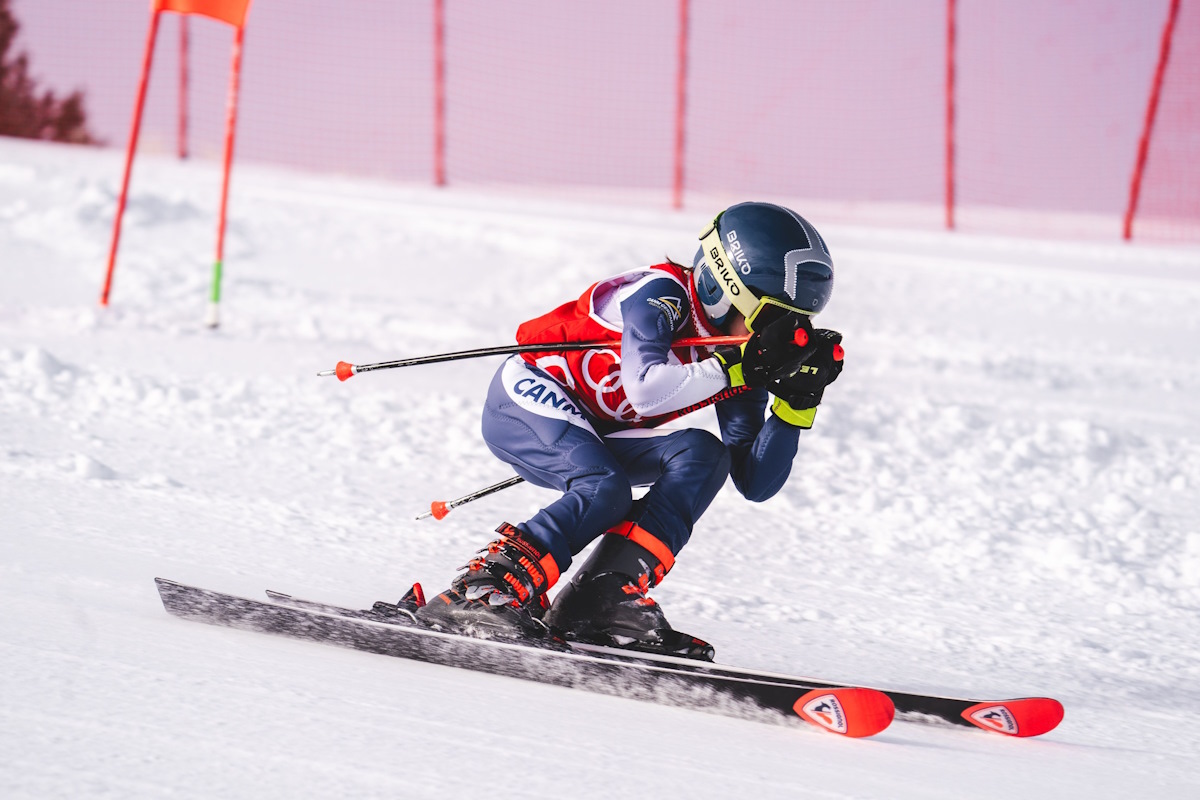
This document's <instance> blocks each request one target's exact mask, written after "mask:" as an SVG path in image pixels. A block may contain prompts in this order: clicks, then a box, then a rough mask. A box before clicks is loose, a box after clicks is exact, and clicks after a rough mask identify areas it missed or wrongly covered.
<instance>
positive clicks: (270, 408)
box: [0, 139, 1200, 800]
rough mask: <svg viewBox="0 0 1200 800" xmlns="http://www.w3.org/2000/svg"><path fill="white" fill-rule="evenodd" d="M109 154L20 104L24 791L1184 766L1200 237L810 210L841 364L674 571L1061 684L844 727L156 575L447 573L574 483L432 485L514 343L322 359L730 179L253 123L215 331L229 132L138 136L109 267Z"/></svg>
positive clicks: (955, 691)
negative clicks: (605, 680)
mask: <svg viewBox="0 0 1200 800" xmlns="http://www.w3.org/2000/svg"><path fill="white" fill-rule="evenodd" d="M121 157H122V155H121V154H120V153H119V152H117V151H114V150H90V149H82V148H64V147H59V146H51V145H42V144H31V143H25V142H18V141H14V140H10V139H0V509H2V510H0V530H2V531H3V535H2V536H0V608H2V609H3V611H2V612H0V674H2V675H3V678H2V679H0V752H3V754H4V756H3V758H0V795H3V796H4V797H6V798H44V797H121V798H130V797H145V798H163V797H226V798H241V797H245V798H260V797H293V798H298V797H335V796H337V797H421V798H424V797H428V798H444V797H447V796H454V795H456V794H459V793H466V795H467V796H488V797H491V796H501V795H503V796H521V797H535V796H554V797H583V798H601V797H612V796H628V795H630V794H637V795H638V796H647V797H655V796H658V797H675V796H688V797H712V798H724V797H746V796H754V797H759V798H784V797H819V798H828V799H830V800H839V799H841V798H862V797H878V798H961V797H975V798H1012V797H1022V798H1026V799H1027V800H1033V799H1035V798H1062V797H1090V798H1098V797H1113V798H1117V797H1121V798H1124V797H1155V798H1191V797H1196V796H1200V775H1198V772H1197V769H1196V767H1197V764H1198V763H1200V726H1198V725H1197V714H1198V712H1200V624H1198V623H1197V614H1198V612H1200V526H1198V525H1197V522H1198V520H1200V502H1198V499H1197V498H1198V497H1200V416H1198V414H1197V409H1198V408H1200V406H1198V405H1197V400H1196V398H1197V397H1198V396H1200V358H1198V355H1200V331H1198V330H1197V329H1198V327H1200V315H1198V314H1197V313H1196V309H1197V308H1200V252H1198V251H1196V250H1170V249H1152V248H1146V247H1141V246H1138V245H1132V246H1131V245H1126V244H1117V243H1114V244H1111V245H1108V244H1096V243H1090V244H1084V243H1069V242H1037V241H1033V240H1014V239H987V238H977V237H974V238H973V237H969V236H963V235H952V234H943V233H935V232H911V231H909V232H904V231H898V230H886V229H850V228H838V227H835V226H822V230H823V231H824V232H825V234H826V238H827V239H828V240H829V243H830V246H831V249H832V251H833V254H834V257H835V260H836V263H837V269H838V279H837V288H836V292H835V295H834V299H833V301H832V304H831V305H830V308H829V310H828V311H827V312H826V313H825V314H823V315H822V317H821V324H823V325H825V326H827V327H832V328H836V329H838V330H841V331H842V332H843V333H844V334H845V345H846V352H847V360H846V365H847V366H846V370H845V373H844V374H843V376H842V378H841V379H840V380H839V381H838V382H837V383H836V384H835V385H834V386H833V387H831V388H830V390H829V391H828V392H827V393H826V400H825V404H824V405H823V406H822V407H821V410H820V413H819V414H818V417H817V422H816V426H815V427H814V428H813V429H812V430H811V431H809V432H807V433H804V434H803V435H802V437H801V454H800V456H799V458H798V460H797V463H796V465H795V468H794V470H793V473H792V477H791V479H790V481H789V483H788V484H787V486H786V488H785V489H784V490H783V492H781V493H780V494H779V495H778V496H777V497H775V498H773V499H771V500H770V501H768V502H766V503H763V504H761V505H754V504H751V503H748V502H746V501H745V500H743V499H742V498H741V497H740V496H739V495H738V494H737V493H736V491H735V490H734V489H733V488H732V486H727V487H726V490H725V491H724V492H723V493H722V495H721V496H720V497H718V499H717V500H716V502H715V503H714V504H713V506H712V508H711V509H710V511H709V512H708V514H707V515H706V516H705V517H704V518H703V519H702V521H701V523H700V524H699V526H698V527H697V529H696V532H695V534H694V536H693V539H692V542H691V544H690V545H689V546H688V547H687V549H686V550H684V551H683V553H682V555H681V556H680V558H679V560H678V563H677V565H676V568H675V570H674V571H673V572H672V574H671V576H670V577H669V578H668V580H667V581H666V582H665V583H664V584H663V586H662V587H660V588H659V589H658V590H657V591H656V597H657V599H658V600H659V601H660V602H661V603H662V604H663V606H664V608H665V609H666V610H667V613H668V616H669V618H670V619H671V621H672V623H673V624H674V625H675V626H676V627H679V628H681V629H683V630H687V631H690V632H695V633H697V634H699V635H701V636H703V637H705V638H706V639H709V640H710V641H712V642H714V643H715V644H716V646H717V653H718V658H719V659H720V660H722V661H724V662H727V663H731V664H736V665H740V666H748V667H760V668H763V669H768V670H772V671H777V672H787V673H794V674H808V675H813V676H817V677H824V678H829V679H835V680H843V681H850V682H857V683H860V684H863V685H873V686H884V687H890V688H897V689H904V690H913V691H928V692H934V693H940V694H952V695H961V696H971V697H979V698H981V699H993V698H1004V697H1014V696H1027V695H1050V696H1054V697H1057V698H1059V699H1060V700H1061V701H1062V702H1063V704H1064V705H1065V707H1066V719H1065V720H1064V722H1063V723H1062V725H1061V726H1060V727H1059V728H1058V729H1057V730H1055V731H1053V732H1052V733H1050V734H1047V735H1046V736H1044V737H1041V738H1038V739H1027V740H1015V739H1006V738H1004V737H1001V736H998V735H991V734H987V733H984V732H982V731H973V730H969V729H965V728H957V727H949V726H938V725H922V724H917V723H914V722H909V721H898V722H897V723H895V724H894V725H893V726H892V727H891V728H890V729H889V730H887V731H885V732H884V733H883V734H881V735H879V736H877V737H874V738H873V739H870V740H862V741H856V740H846V739H842V738H839V737H836V736H832V735H829V734H826V733H822V732H820V731H817V730H815V729H814V728H811V727H808V726H805V725H804V724H803V723H800V722H799V721H797V722H796V723H795V724H794V725H768V724H763V723H761V722H755V721H751V720H742V719H731V718H728V717H724V716H717V715H710V714H704V713H700V712H694V711H684V710H679V709H672V708H668V707H662V706H657V705H651V704H647V703H642V702H637V701H634V700H629V699H623V698H614V697H606V696H600V695H590V694H586V693H583V692H576V691H571V690H566V689H559V688H555V687H548V686H543V685H539V684H533V683H527V682H522V681H517V680H511V679H505V678H499V677H492V676H486V675H480V674H476V673H472V672H467V671H462V670H455V669H451V668H446V667H437V666H430V665H425V664H420V663H410V662H406V661H402V660H398V659H389V658H386V657H381V656H373V655H367V654H363V653H358V652H353V651H346V650H341V649H337V648H331V647H322V646H318V645H315V644H310V643H305V642H297V641H291V640H284V639H277V638H273V637H269V636H265V635H261V634H253V633H246V632H241V631H233V630H229V629H223V628H213V627H208V626H203V625H197V624H194V623H190V622H185V621H181V620H178V619H175V618H173V617H170V616H168V615H167V614H166V613H165V612H164V611H163V610H162V607H161V604H160V603H159V600H158V597H157V595H156V593H155V589H154V584H153V578H154V577H155V576H162V577H167V578H172V579H174V580H178V581H181V582H185V583H193V584H198V585H201V586H205V587H207V588H212V589H216V590H220V591H226V592H231V593H234V594H241V595H244V596H248V597H260V598H261V597H262V591H263V590H264V589H266V588H274V589H279V590H282V591H287V592H291V593H293V594H296V595H300V596H307V597H312V598H317V599H326V600H330V601H333V602H340V603H344V604H349V605H356V606H359V605H366V604H369V603H370V602H371V601H373V600H375V599H395V598H397V597H399V596H400V594H401V593H403V591H404V590H405V589H406V588H407V587H408V585H409V584H410V583H411V582H412V581H414V580H420V581H423V582H424V583H425V584H426V587H427V589H429V590H431V591H436V590H438V589H440V588H442V587H443V585H444V584H445V583H446V582H447V581H448V580H449V579H450V577H451V576H452V575H453V574H454V572H455V571H456V568H457V567H458V566H459V565H460V564H462V563H464V562H465V560H466V559H467V558H469V557H470V555H471V554H472V552H473V551H474V550H475V549H476V548H478V547H479V546H481V545H482V544H484V543H486V541H488V539H489V538H490V534H491V531H492V530H493V529H494V528H495V526H496V525H497V524H498V523H499V522H501V521H503V520H508V521H512V522H519V521H521V520H523V519H525V518H527V517H528V516H530V515H531V514H532V513H533V512H534V511H535V509H536V508H538V507H539V506H540V505H541V504H544V503H546V502H547V501H549V500H550V499H552V497H553V495H552V494H551V493H549V492H547V491H544V490H540V489H537V488H534V487H530V486H528V485H521V486H517V487H515V488H512V489H508V490H506V491H504V492H502V493H500V494H497V495H494V496H492V497H489V498H486V499H483V500H480V501H478V502H476V503H473V504H470V505H467V506H464V507H462V508H460V509H458V510H455V511H454V512H453V513H452V514H451V515H450V516H449V517H447V518H446V519H445V520H444V521H442V522H437V521H433V520H427V521H423V522H415V521H414V520H413V517H414V516H415V515H416V514H418V513H420V512H421V511H423V510H425V509H427V508H428V507H429V503H430V501H431V500H435V499H451V498H454V497H457V496H460V495H463V494H466V493H468V492H470V491H472V490H475V489H477V488H480V487H482V486H486V485H488V484H491V483H494V482H496V481H499V480H502V479H504V478H506V477H508V476H509V475H510V474H511V473H510V472H509V471H508V470H507V468H506V467H505V466H504V465H503V464H501V463H499V462H498V461H496V460H495V459H494V458H493V457H492V456H491V455H490V454H489V453H488V451H487V449H486V447H485V446H484V444H483V442H482V440H481V439H480V436H479V433H478V416H479V411H480V407H481V404H482V398H483V393H484V390H485V387H486V385H487V382H488V380H489V377H490V375H491V373H492V371H493V370H494V369H495V368H496V366H497V359H495V358H492V359H482V360H474V361H458V362H455V363H450V364H442V365H436V366H425V367H416V368H411V369H406V370H396V371H390V372H376V373H371V374H364V375H360V376H358V377H356V378H354V379H353V380H351V381H348V382H346V383H340V382H338V381H337V380H335V379H333V378H318V377H316V373H317V372H318V371H319V370H324V369H331V368H332V367H333V366H334V364H335V363H336V362H337V361H339V360H346V361H351V362H355V363H371V362H376V361H385V360H390V359H394V358H400V357H404V356H411V355H422V354H426V353H434V352H443V351H449V350H460V349H467V348H472V347H480V346H489V345H498V344H504V343H508V342H511V341H512V334H513V331H514V329H515V327H516V325H517V324H518V323H520V322H521V321H523V320H525V319H527V318H529V317H532V316H534V315H536V314H539V313H542V312H544V311H546V310H548V309H549V308H551V307H553V306H555V305H557V304H559V303H561V302H564V301H566V300H568V299H570V298H572V297H574V296H576V295H577V294H578V293H579V292H580V291H581V290H582V289H583V288H584V287H585V286H586V285H588V284H589V283H591V282H592V281H594V280H596V279H598V278H600V277H603V276H605V275H608V274H612V273H616V272H621V271H624V270H626V269H631V268H634V267H637V266H641V265H644V264H647V263H653V262H656V261H660V260H661V259H662V258H663V256H664V255H670V256H672V257H674V258H675V259H676V260H690V258H691V255H692V253H693V252H694V251H695V247H696V238H695V237H696V234H697V232H698V231H699V229H700V227H701V226H702V224H703V223H704V222H705V220H706V218H707V217H709V216H710V215H711V214H712V213H713V212H714V211H715V210H717V209H709V208H704V209H692V210H688V211H686V212H665V211H652V210H644V209H641V210H639V209H638V208H637V207H636V206H627V207H620V206H615V205H611V204H609V205H587V204H584V203H582V202H571V201H560V200H556V201H553V202H551V201H548V200H545V199H538V198H535V197H530V196H525V195H512V194H508V195H506V194H502V193H498V192H488V191H482V190H479V191H467V190H461V189H457V190H451V191H436V190H433V189H429V188H424V187H415V188H414V187H403V186H395V185H388V184H380V183H371V182H365V181H356V182H352V181H349V180H340V179H331V178H324V177H314V176H310V175H302V174H289V173H285V172H276V171H267V170H261V169H255V168H253V167H251V166H248V165H239V166H238V168H237V171H236V174H235V178H234V188H233V195H232V200H231V208H230V216H229V231H228V240H227V243H226V272H225V284H224V298H223V303H222V309H221V313H222V324H221V326H220V328H218V329H216V330H210V329H208V328H206V327H205V326H204V325H203V319H204V312H205V304H206V301H207V298H208V286H209V281H210V275H211V270H212V259H211V254H212V252H213V241H214V238H215V237H214V234H215V212H216V209H217V201H218V197H219V171H218V170H217V169H216V168H215V167H214V166H213V165H212V164H206V163H178V162H175V161H171V160H159V161H156V160H154V159H151V158H146V157H143V158H142V159H140V160H139V162H138V164H137V166H136V169H135V172H134V181H133V192H132V195H131V198H130V204H129V209H128V212H127V216H126V220H125V231H124V236H123V239H122V242H121V251H120V258H119V261H118V265H117V271H116V277H115V283H114V288H113V295H112V305H111V306H110V307H109V308H106V309H102V308H100V307H99V306H98V304H97V298H98V296H99V291H100V286H101V283H102V278H103V272H104V266H105V258H106V255H107V248H108V243H109V237H110V235H111V226H112V219H113V214H114V211H115V206H116V193H117V189H118V187H119V179H120V169H121ZM798 210H800V211H801V213H803V211H804V209H803V208H802V207H801V208H799V209H798ZM814 221H815V222H816V223H817V224H818V225H820V223H821V220H820V219H819V218H818V219H814ZM689 422H691V423H693V424H697V425H705V426H713V425H714V424H715V423H714V417H713V416H712V415H711V411H709V412H702V413H700V414H697V415H694V419H692V418H689Z"/></svg>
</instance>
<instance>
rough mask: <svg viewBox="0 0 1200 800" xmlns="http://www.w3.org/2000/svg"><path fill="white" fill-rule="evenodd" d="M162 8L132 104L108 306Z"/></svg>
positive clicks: (153, 20) (107, 279) (104, 298)
mask: <svg viewBox="0 0 1200 800" xmlns="http://www.w3.org/2000/svg"><path fill="white" fill-rule="evenodd" d="M161 16H162V9H158V8H156V9H155V10H154V13H153V14H152V15H151V17H150V33H149V35H148V36H147V37H146V55H145V56H144V57H143V58H142V77H141V79H140V80H139V81H138V93H137V102H136V103H134V106H133V129H132V130H131V131H130V133H129V146H128V148H126V150H125V174H124V177H122V178H121V194H120V196H119V197H118V198H117V215H116V217H115V218H114V219H113V234H112V245H111V246H110V247H109V249H108V269H107V271H106V272H105V274H104V288H103V289H102V290H101V291H100V305H102V306H107V305H108V295H109V293H110V292H111V291H112V279H113V267H114V266H116V263H117V245H118V243H119V242H120V241H121V219H122V218H123V217H124V216H125V201H126V199H127V198H128V196H129V176H130V174H131V173H132V171H133V155H134V153H135V152H136V151H137V141H138V132H139V131H140V130H141V127H142V111H143V109H145V107H146V87H147V86H148V85H149V83H150V63H151V62H152V61H153V60H154V40H155V39H156V38H157V37H158V20H159V17H161Z"/></svg>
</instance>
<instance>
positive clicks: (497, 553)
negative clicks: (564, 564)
mask: <svg viewBox="0 0 1200 800" xmlns="http://www.w3.org/2000/svg"><path fill="white" fill-rule="evenodd" d="M496 533H499V534H500V538H499V539H497V540H496V541H494V542H491V543H490V544H489V545H488V546H487V547H485V548H484V549H483V550H480V551H479V552H480V553H481V554H484V555H483V557H482V558H475V559H472V561H471V563H469V564H468V565H467V571H468V575H467V579H466V580H467V583H472V582H473V581H472V580H471V577H470V576H471V575H472V574H476V575H478V574H481V573H487V574H490V575H492V576H494V577H495V578H496V579H497V580H499V581H502V582H503V583H504V584H505V585H506V586H507V588H508V589H510V590H511V591H512V592H514V593H515V594H516V597H517V599H518V601H519V602H520V603H522V604H524V603H526V602H528V601H529V600H532V599H535V598H538V597H541V596H544V595H545V594H546V592H547V591H548V590H549V589H550V587H551V586H553V585H554V584H555V583H556V582H557V581H558V577H559V569H558V563H557V562H556V561H555V560H554V557H553V556H552V555H550V554H549V553H544V552H542V549H541V547H540V546H539V545H538V544H537V543H536V542H534V541H532V540H531V539H529V537H528V536H527V535H526V534H525V533H524V531H522V530H521V529H520V528H518V527H516V526H515V525H510V524H509V523H507V522H503V523H501V524H500V527H498V528H497V529H496Z"/></svg>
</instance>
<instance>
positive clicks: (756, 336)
mask: <svg viewBox="0 0 1200 800" xmlns="http://www.w3.org/2000/svg"><path fill="white" fill-rule="evenodd" d="M815 349H816V348H815V343H814V340H813V327H812V323H811V322H809V320H808V317H807V316H806V315H804V314H788V315H787V316H784V317H781V318H779V319H777V320H775V321H774V322H772V323H771V324H769V325H767V326H766V327H764V328H763V329H762V330H760V331H755V332H754V333H752V334H750V338H749V339H747V340H746V342H745V344H742V345H741V346H738V347H734V346H728V347H718V348H717V350H716V352H715V353H714V354H713V357H714V358H716V359H717V360H719V361H720V362H721V366H722V367H724V369H725V372H726V373H728V375H729V385H730V386H731V387H737V386H749V387H750V388H751V389H757V388H759V387H761V386H767V385H768V384H769V383H770V382H771V381H773V380H775V379H776V378H778V377H782V376H785V375H790V374H791V373H793V372H794V371H795V370H796V368H797V367H799V366H800V365H801V364H803V363H804V362H805V360H807V359H808V358H809V357H811V356H812V354H813V352H814V351H815Z"/></svg>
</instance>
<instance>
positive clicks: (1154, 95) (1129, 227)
mask: <svg viewBox="0 0 1200 800" xmlns="http://www.w3.org/2000/svg"><path fill="white" fill-rule="evenodd" d="M1178 16H1179V0H1171V6H1170V8H1169V9H1168V10H1167V23H1166V25H1164V26H1163V33H1162V43H1161V44H1160V45H1159V50H1158V67H1156V68H1155V70H1154V82H1153V83H1152V84H1151V86H1150V102H1149V103H1148V104H1147V105H1146V119H1145V122H1144V123H1143V124H1142V138H1141V139H1140V140H1139V141H1138V152H1137V161H1136V163H1135V164H1134V167H1133V180H1132V181H1131V182H1130V185H1129V205H1128V206H1127V207H1126V209H1125V231H1124V236H1125V238H1126V239H1127V240H1128V239H1132V238H1133V216H1134V214H1135V213H1136V212H1137V204H1138V196H1139V195H1140V194H1141V192H1142V174H1143V173H1144V172H1145V169H1146V158H1147V156H1149V154H1150V134H1151V132H1152V131H1153V130H1154V117H1155V115H1156V114H1157V113H1158V95H1159V92H1160V91H1161V90H1162V82H1163V76H1164V75H1165V74H1166V72H1167V60H1168V59H1169V58H1170V57H1171V39H1172V37H1173V36H1174V34H1175V19H1176V18H1177V17H1178Z"/></svg>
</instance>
